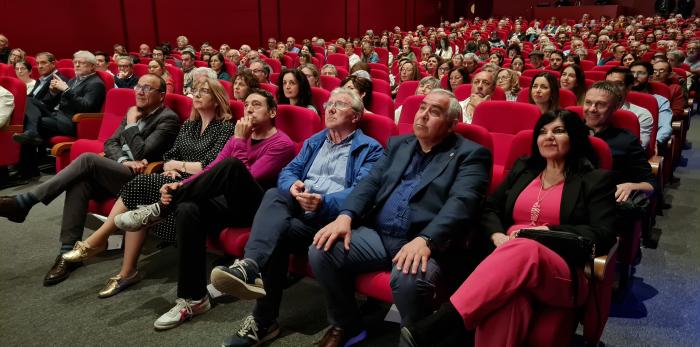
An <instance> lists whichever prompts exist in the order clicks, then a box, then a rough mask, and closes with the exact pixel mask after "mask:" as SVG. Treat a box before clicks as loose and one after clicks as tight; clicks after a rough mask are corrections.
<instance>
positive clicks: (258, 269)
mask: <svg viewBox="0 0 700 347" xmlns="http://www.w3.org/2000/svg"><path fill="white" fill-rule="evenodd" d="M243 261H244V262H246V263H248V265H250V267H252V268H253V272H255V273H260V268H259V267H258V263H256V262H255V260H253V259H250V258H244V259H243Z"/></svg>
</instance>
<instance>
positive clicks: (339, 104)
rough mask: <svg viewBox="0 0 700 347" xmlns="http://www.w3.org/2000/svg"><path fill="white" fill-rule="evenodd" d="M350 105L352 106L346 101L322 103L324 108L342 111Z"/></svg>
mask: <svg viewBox="0 0 700 347" xmlns="http://www.w3.org/2000/svg"><path fill="white" fill-rule="evenodd" d="M350 107H352V106H350V104H348V103H347V102H343V101H329V102H327V103H325V104H323V108H324V109H326V110H330V109H332V108H335V109H336V110H340V111H344V110H347V109H349V108H350Z"/></svg>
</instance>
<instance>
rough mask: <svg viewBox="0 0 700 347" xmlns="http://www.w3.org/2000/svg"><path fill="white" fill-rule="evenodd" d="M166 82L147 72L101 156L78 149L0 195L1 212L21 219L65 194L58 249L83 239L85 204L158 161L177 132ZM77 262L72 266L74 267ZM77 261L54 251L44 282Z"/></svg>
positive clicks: (109, 193)
mask: <svg viewBox="0 0 700 347" xmlns="http://www.w3.org/2000/svg"><path fill="white" fill-rule="evenodd" d="M165 87H166V86H165V81H163V79H162V78H160V77H159V76H156V75H152V74H147V75H144V76H143V77H141V78H140V79H139V83H138V84H137V85H136V87H134V91H135V92H136V106H133V107H131V108H130V109H129V110H128V111H127V114H126V116H125V117H124V119H123V120H122V122H121V124H120V126H119V128H118V129H117V130H116V131H115V132H114V134H113V135H112V137H110V138H109V139H108V140H107V141H106V142H105V144H104V152H105V155H104V156H100V155H98V154H94V153H83V154H81V155H80V156H79V157H78V158H76V159H75V160H74V161H73V162H71V163H70V165H68V166H67V167H66V168H64V169H63V170H61V171H60V172H58V173H57V174H56V175H55V176H53V177H51V178H50V179H49V180H48V181H46V182H44V183H42V184H40V185H38V186H36V187H34V188H33V189H31V190H30V191H28V192H26V193H22V194H19V195H17V196H4V197H0V216H2V217H6V218H7V219H9V220H10V221H12V222H16V223H22V222H23V221H24V219H25V218H26V217H27V214H28V213H29V210H30V209H31V208H32V207H33V206H34V205H36V204H37V203H39V202H43V203H44V204H45V205H48V204H49V203H50V202H51V201H53V200H54V199H55V198H57V197H58V196H59V195H61V193H63V192H66V201H65V203H64V205H63V221H62V224H61V250H60V252H61V253H65V252H68V251H70V250H71V249H72V248H73V244H74V243H75V242H77V241H79V240H81V239H82V238H83V237H82V236H83V228H84V224H85V216H86V215H87V209H88V202H89V201H90V199H94V198H107V197H113V196H116V195H117V194H118V193H119V189H120V188H121V186H122V185H123V184H125V183H126V182H128V181H129V180H131V179H132V178H133V177H134V176H136V175H137V174H139V173H142V172H143V171H144V169H145V168H146V165H147V164H148V163H149V162H153V161H158V160H162V156H163V153H165V151H167V150H168V149H170V147H171V146H172V144H173V142H174V140H175V137H176V136H177V133H178V131H179V118H178V116H177V115H176V114H175V112H173V111H172V110H170V109H168V108H166V107H165V106H164V105H163V100H164V99H165ZM74 264H76V265H74ZM80 265H82V264H81V263H66V262H65V261H64V260H63V258H62V257H61V256H60V255H59V256H58V257H57V258H56V262H55V263H54V266H53V267H52V268H51V270H50V271H49V273H48V274H47V275H46V277H45V278H44V285H47V286H48V285H53V284H56V283H59V282H61V281H63V280H65V279H66V278H68V276H69V275H70V273H71V271H72V270H74V269H75V268H77V267H78V266H80Z"/></svg>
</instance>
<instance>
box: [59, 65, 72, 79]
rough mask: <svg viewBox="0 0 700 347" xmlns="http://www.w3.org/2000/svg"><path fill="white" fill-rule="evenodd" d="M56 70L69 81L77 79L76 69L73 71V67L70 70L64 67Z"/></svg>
mask: <svg viewBox="0 0 700 347" xmlns="http://www.w3.org/2000/svg"><path fill="white" fill-rule="evenodd" d="M56 70H58V73H59V74H61V75H62V76H63V77H65V78H67V79H69V80H70V79H73V78H75V69H73V68H72V67H70V68H68V67H63V68H58V69H56Z"/></svg>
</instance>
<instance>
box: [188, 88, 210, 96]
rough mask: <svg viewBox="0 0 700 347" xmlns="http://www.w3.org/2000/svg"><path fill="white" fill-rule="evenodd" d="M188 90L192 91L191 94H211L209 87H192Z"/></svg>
mask: <svg viewBox="0 0 700 347" xmlns="http://www.w3.org/2000/svg"><path fill="white" fill-rule="evenodd" d="M190 92H192V95H197V94H199V95H209V94H211V90H210V89H209V88H192V90H190Z"/></svg>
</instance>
